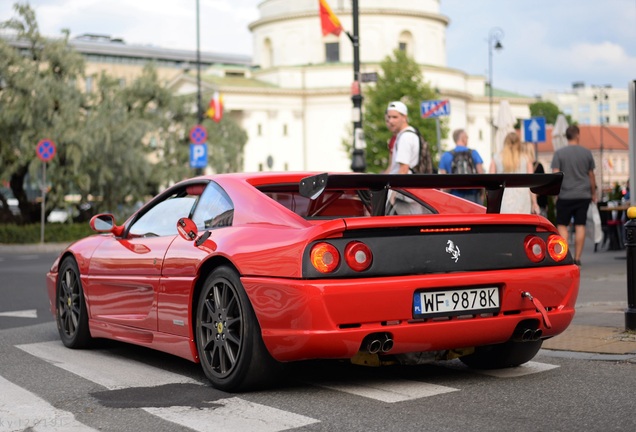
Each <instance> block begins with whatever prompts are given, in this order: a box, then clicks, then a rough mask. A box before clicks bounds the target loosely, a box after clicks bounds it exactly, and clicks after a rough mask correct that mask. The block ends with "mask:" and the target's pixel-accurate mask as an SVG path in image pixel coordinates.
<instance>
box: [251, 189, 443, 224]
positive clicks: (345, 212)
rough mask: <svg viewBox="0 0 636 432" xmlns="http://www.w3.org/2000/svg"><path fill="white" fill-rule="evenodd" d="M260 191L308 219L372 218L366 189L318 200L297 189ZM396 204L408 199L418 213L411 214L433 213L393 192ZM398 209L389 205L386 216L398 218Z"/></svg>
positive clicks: (332, 192) (334, 192)
mask: <svg viewBox="0 0 636 432" xmlns="http://www.w3.org/2000/svg"><path fill="white" fill-rule="evenodd" d="M261 192H263V193H264V194H265V195H267V196H268V197H270V198H271V199H273V200H274V201H276V202H277V203H279V204H281V205H283V206H285V207H286V208H288V209H289V210H291V211H292V212H294V213H296V214H297V215H299V216H301V217H303V218H305V219H336V218H344V217H346V218H351V217H365V216H371V199H370V193H369V191H364V190H327V191H325V192H324V193H322V194H321V195H320V196H319V197H318V198H316V199H315V200H311V199H309V198H306V197H304V196H302V195H300V193H299V192H298V186H297V185H294V186H293V187H289V188H284V189H276V190H274V189H273V188H271V187H267V188H261ZM392 193H393V194H394V195H395V198H394V200H395V199H397V201H398V202H399V201H401V200H402V201H403V200H407V201H408V202H409V205H410V206H411V208H414V209H415V210H414V211H412V210H411V213H409V214H414V213H415V214H430V213H432V211H431V210H430V209H429V208H428V207H426V206H425V205H423V204H421V203H419V202H416V201H414V200H412V199H409V198H407V197H405V196H404V195H402V194H401V193H400V192H397V191H393V192H392ZM396 208H399V206H395V207H394V206H391V205H387V208H386V213H385V215H386V216H394V215H399V214H400V213H399V212H397V211H396Z"/></svg>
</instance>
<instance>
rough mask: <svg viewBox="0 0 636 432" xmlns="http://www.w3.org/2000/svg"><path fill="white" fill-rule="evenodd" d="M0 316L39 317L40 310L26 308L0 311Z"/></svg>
mask: <svg viewBox="0 0 636 432" xmlns="http://www.w3.org/2000/svg"><path fill="white" fill-rule="evenodd" d="M0 317H12V318H37V317H38V311H37V310H36V309H26V310H21V311H9V312H0Z"/></svg>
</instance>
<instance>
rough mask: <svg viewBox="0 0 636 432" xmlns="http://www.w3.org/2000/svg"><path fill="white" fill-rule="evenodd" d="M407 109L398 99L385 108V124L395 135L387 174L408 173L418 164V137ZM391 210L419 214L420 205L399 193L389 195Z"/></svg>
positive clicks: (420, 210)
mask: <svg viewBox="0 0 636 432" xmlns="http://www.w3.org/2000/svg"><path fill="white" fill-rule="evenodd" d="M407 115H408V109H407V108H406V105H404V104H403V103H402V102H400V101H395V102H391V103H390V104H389V106H388V107H387V109H386V124H387V127H388V128H389V130H390V131H391V132H392V133H393V135H394V136H395V145H394V146H393V152H392V153H391V159H390V162H391V166H390V167H389V168H388V169H387V172H388V173H389V174H410V173H411V172H412V170H411V167H414V166H416V165H417V164H418V162H419V158H420V139H419V136H418V134H417V132H416V131H415V129H414V128H413V127H411V126H409V123H408V117H407ZM389 205H390V206H391V210H390V211H391V212H395V213H396V214H419V213H421V212H422V207H421V206H420V205H419V204H417V203H416V202H415V201H413V200H412V199H410V198H408V197H406V196H404V195H402V194H400V193H392V194H390V196H389Z"/></svg>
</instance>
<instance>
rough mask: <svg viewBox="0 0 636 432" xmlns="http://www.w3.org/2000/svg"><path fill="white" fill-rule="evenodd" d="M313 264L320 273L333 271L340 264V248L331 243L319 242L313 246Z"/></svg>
mask: <svg viewBox="0 0 636 432" xmlns="http://www.w3.org/2000/svg"><path fill="white" fill-rule="evenodd" d="M310 257H311V265H313V266H314V268H315V269H316V270H318V271H319V272H320V273H331V272H332V271H334V270H335V269H337V268H338V265H339V264H340V254H339V253H338V249H336V248H335V247H334V246H333V245H330V244H329V243H317V244H315V245H314V246H313V247H312V248H311V254H310Z"/></svg>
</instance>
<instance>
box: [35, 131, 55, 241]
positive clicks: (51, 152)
mask: <svg viewBox="0 0 636 432" xmlns="http://www.w3.org/2000/svg"><path fill="white" fill-rule="evenodd" d="M56 151H57V148H56V147H55V143H54V142H53V141H51V140H50V139H43V140H40V141H38V144H37V146H36V147H35V154H36V155H37V156H38V159H40V160H41V161H42V205H41V207H40V243H44V220H45V218H44V216H45V214H46V164H47V162H51V160H53V156H55V152H56Z"/></svg>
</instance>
